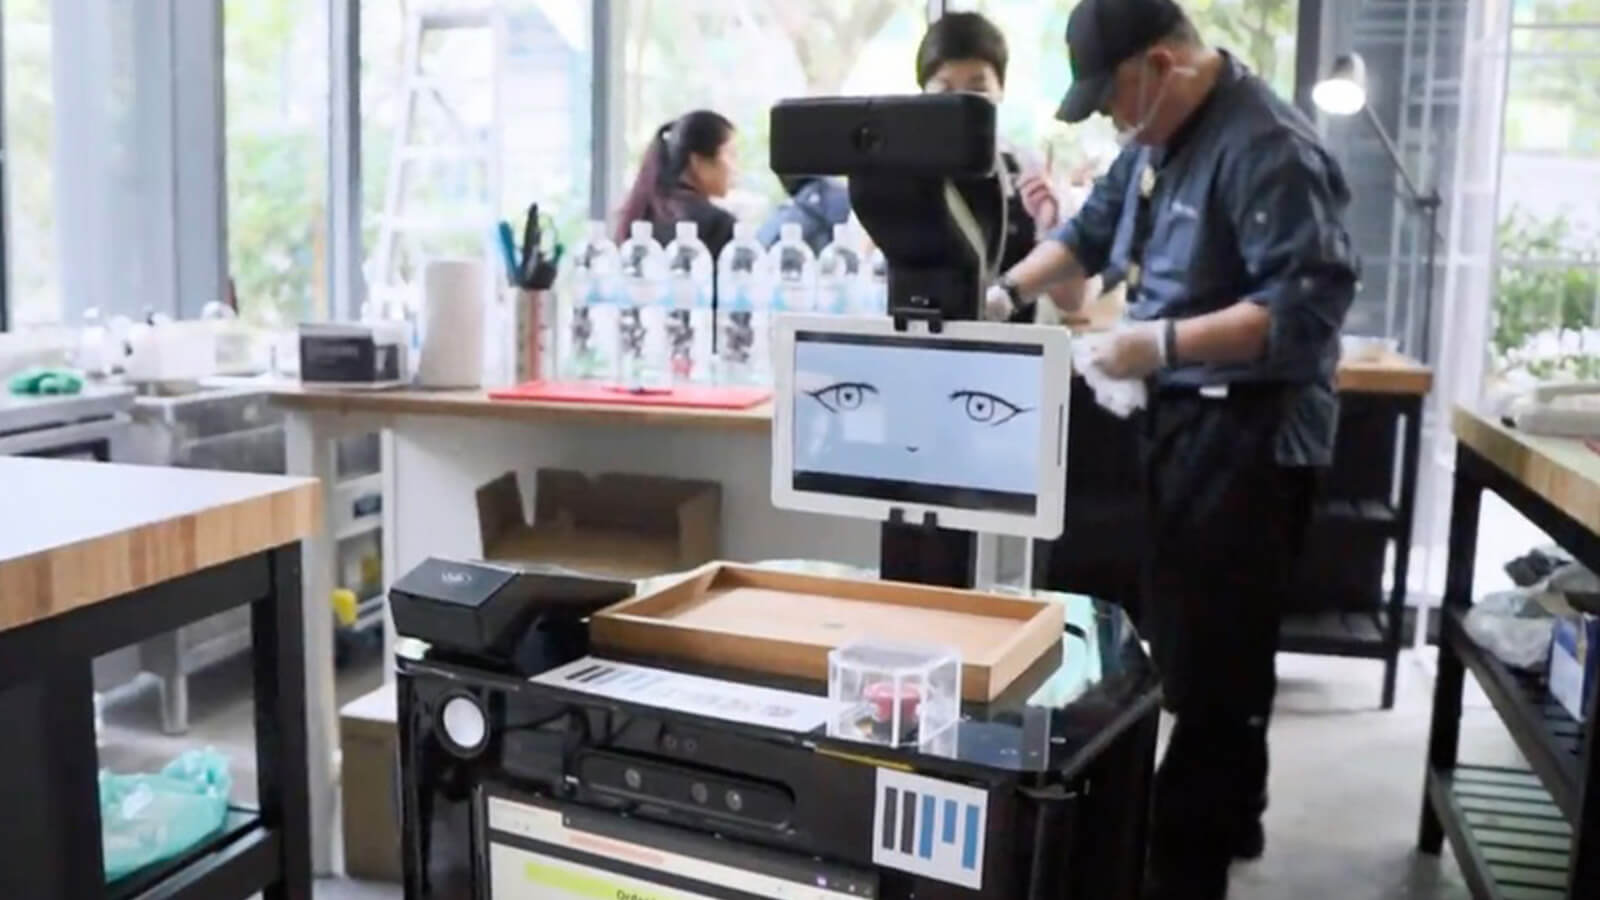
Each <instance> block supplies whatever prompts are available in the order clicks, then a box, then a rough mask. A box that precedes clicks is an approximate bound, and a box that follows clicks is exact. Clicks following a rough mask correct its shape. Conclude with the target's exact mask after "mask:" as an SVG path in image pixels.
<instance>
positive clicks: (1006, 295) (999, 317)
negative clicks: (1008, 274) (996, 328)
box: [983, 284, 1016, 322]
mask: <svg viewBox="0 0 1600 900" xmlns="http://www.w3.org/2000/svg"><path fill="white" fill-rule="evenodd" d="M1015 309H1016V304H1014V303H1012V302H1011V293H1010V292H1009V291H1007V290H1006V289H1005V288H1003V287H1001V286H1000V285H998V284H991V285H989V290H988V291H987V292H986V293H985V294H984V295H983V317H984V318H985V319H987V320H989V321H990V322H1004V321H1005V320H1007V319H1009V318H1011V313H1012V312H1013V311H1014V310H1015Z"/></svg>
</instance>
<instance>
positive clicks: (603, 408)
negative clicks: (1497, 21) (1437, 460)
mask: <svg viewBox="0 0 1600 900" xmlns="http://www.w3.org/2000/svg"><path fill="white" fill-rule="evenodd" d="M1432 387H1433V371H1432V370H1431V369H1429V368H1428V367H1427V366H1424V365H1422V364H1421V363H1418V362H1416V361H1414V360H1412V359H1409V358H1407V357H1404V356H1401V355H1399V354H1395V353H1391V354H1387V355H1386V356H1383V357H1380V358H1377V359H1373V360H1363V361H1359V362H1357V361H1345V362H1341V363H1340V364H1339V389H1340V390H1342V391H1349V392H1358V393H1367V394H1408V395H1416V396H1421V395H1424V394H1427V393H1428V391H1429V390H1431V389H1432ZM262 389H263V390H266V391H268V392H269V393H270V394H271V395H272V399H273V401H274V402H275V403H277V404H279V405H280V406H283V407H286V408H288V409H303V410H313V411H318V412H334V413H344V414H350V413H375V414H378V415H422V416H465V417H469V418H492V419H501V420H509V421H533V422H538V421H556V422H561V421H566V422H579V423H592V424H621V425H666V426H688V427H698V428H725V429H733V430H766V429H767V428H768V427H769V425H770V423H771V422H772V405H771V404H770V403H763V404H761V405H759V406H754V407H751V408H750V409H738V410H726V409H684V408H678V407H663V406H626V405H621V404H617V405H611V404H604V403H544V402H536V401H528V400H492V399H490V398H489V395H488V393H487V392H486V391H482V390H424V389H418V388H409V389H405V390H384V391H362V390H350V391H342V390H337V389H329V388H308V387H305V386H303V385H300V384H298V383H295V382H284V381H278V382H264V383H263V387H262Z"/></svg>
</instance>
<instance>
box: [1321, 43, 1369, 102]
mask: <svg viewBox="0 0 1600 900" xmlns="http://www.w3.org/2000/svg"><path fill="white" fill-rule="evenodd" d="M1311 102H1312V103H1315V104H1316V105H1317V108H1318V109H1320V110H1322V111H1323V112H1325V113H1327V114H1328V115H1330V116H1353V115H1355V114H1356V113H1358V112H1360V111H1361V109H1362V107H1364V106H1366V105H1367V62H1366V60H1364V59H1362V58H1361V54H1359V53H1346V54H1343V55H1341V56H1340V57H1339V58H1338V59H1336V60H1334V62H1333V69H1332V70H1331V71H1329V72H1328V77H1327V78H1324V79H1322V80H1321V81H1319V82H1317V84H1316V86H1315V87H1313V88H1312V89H1311Z"/></svg>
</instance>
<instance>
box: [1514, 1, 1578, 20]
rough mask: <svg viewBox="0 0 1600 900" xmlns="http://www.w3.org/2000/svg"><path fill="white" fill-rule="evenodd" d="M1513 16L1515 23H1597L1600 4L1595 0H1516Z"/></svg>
mask: <svg viewBox="0 0 1600 900" xmlns="http://www.w3.org/2000/svg"><path fill="white" fill-rule="evenodd" d="M1511 16H1512V19H1511V21H1512V23H1513V24H1514V25H1578V24H1587V25H1596V24H1600V6H1596V5H1595V3H1594V2H1593V0H1514V2H1513V3H1512V6H1511Z"/></svg>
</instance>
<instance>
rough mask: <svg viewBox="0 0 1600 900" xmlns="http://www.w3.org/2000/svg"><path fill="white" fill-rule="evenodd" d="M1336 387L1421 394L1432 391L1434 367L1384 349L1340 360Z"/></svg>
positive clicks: (1356, 391)
mask: <svg viewBox="0 0 1600 900" xmlns="http://www.w3.org/2000/svg"><path fill="white" fill-rule="evenodd" d="M1339 390H1341V391H1346V392H1349V393H1352V394H1406V395H1409V396H1415V397H1422V396H1425V395H1427V393H1428V392H1429V391H1431V390H1433V370H1432V369H1430V368H1428V367H1427V366H1425V365H1423V364H1422V363H1419V362H1417V361H1416V360H1414V359H1412V358H1411V357H1409V356H1402V355H1401V354H1399V353H1388V352H1385V353H1383V354H1381V355H1380V356H1377V357H1375V358H1371V359H1341V360H1339Z"/></svg>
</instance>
